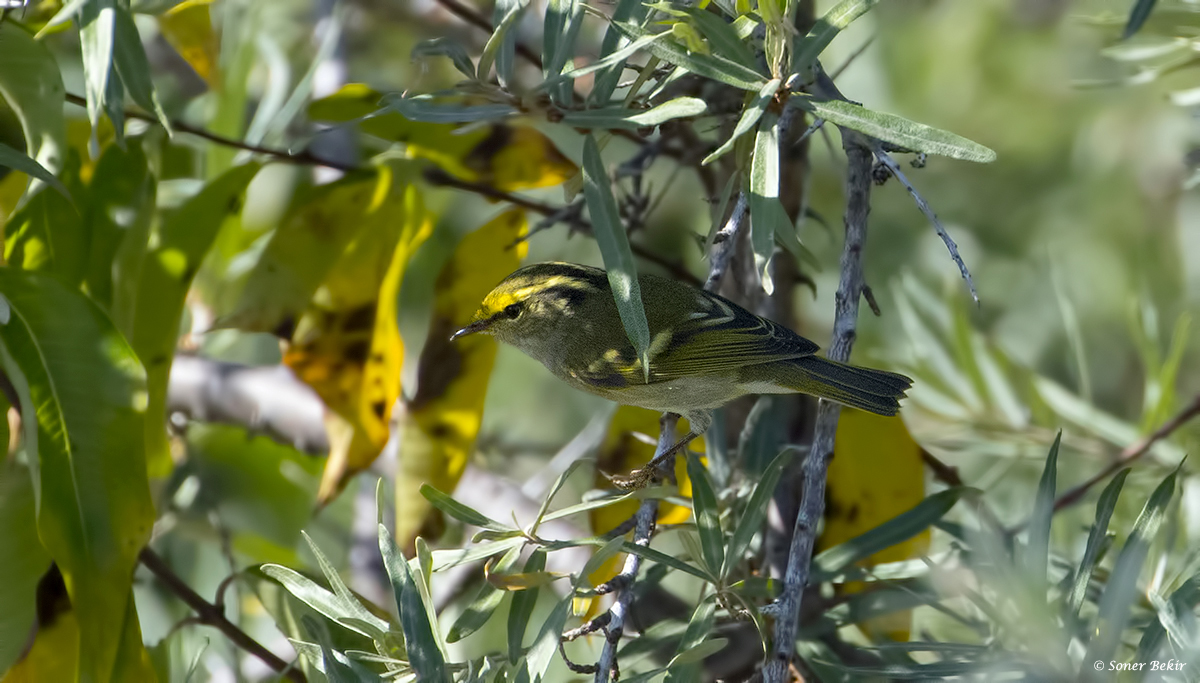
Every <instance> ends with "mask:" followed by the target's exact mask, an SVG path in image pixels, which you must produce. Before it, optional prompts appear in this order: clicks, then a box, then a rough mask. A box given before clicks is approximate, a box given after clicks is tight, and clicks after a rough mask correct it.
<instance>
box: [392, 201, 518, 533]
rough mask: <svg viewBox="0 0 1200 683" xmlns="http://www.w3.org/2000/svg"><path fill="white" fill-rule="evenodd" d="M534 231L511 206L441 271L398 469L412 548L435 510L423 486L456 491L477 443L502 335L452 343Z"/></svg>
mask: <svg viewBox="0 0 1200 683" xmlns="http://www.w3.org/2000/svg"><path fill="white" fill-rule="evenodd" d="M527 230H528V224H527V222H526V220H525V214H524V213H523V212H522V211H521V210H519V209H513V210H509V211H505V212H504V213H502V214H500V215H499V216H497V217H496V218H494V219H492V220H491V221H490V222H488V223H487V224H486V225H484V226H483V227H481V228H479V229H478V230H476V231H475V232H473V233H471V234H470V235H467V236H466V237H464V238H463V239H462V241H461V242H460V243H459V245H458V247H457V248H456V249H455V250H454V254H453V255H452V256H451V257H450V261H449V262H448V263H447V264H446V266H445V267H444V268H443V269H442V272H441V273H440V274H439V275H438V279H437V284H436V286H435V289H434V291H435V292H436V294H435V295H434V302H433V320H432V322H431V323H430V327H429V337H428V340H427V341H426V342H425V349H424V350H423V351H422V353H421V360H420V364H419V365H418V372H417V392H416V395H415V396H414V397H413V399H412V401H411V402H410V403H409V405H408V406H407V411H406V414H405V416H404V441H403V442H402V446H401V450H400V462H399V464H398V465H399V466H398V468H397V472H396V538H397V542H398V543H401V544H402V545H403V546H407V545H408V544H409V543H411V542H412V539H413V538H414V537H415V536H416V535H417V533H418V531H420V529H421V526H422V525H423V524H424V523H425V522H426V518H427V517H428V516H429V513H430V511H431V510H432V508H431V506H430V505H429V503H428V501H426V500H425V498H424V497H423V496H421V494H420V488H421V485H422V484H429V485H430V486H433V487H434V488H436V489H438V490H440V491H453V490H454V487H455V486H456V485H457V484H458V480H459V477H461V476H462V473H463V470H464V469H465V468H466V466H467V459H468V458H469V457H470V456H471V453H472V451H473V450H474V448H475V438H476V437H477V436H478V435H479V425H480V422H481V421H482V418H483V400H484V397H485V396H486V394H487V385H488V379H489V378H490V377H491V374H492V362H493V361H494V360H495V357H496V340H494V339H492V338H491V337H489V336H486V335H471V336H467V337H464V338H462V339H459V340H457V341H455V342H450V335H451V334H452V333H453V332H454V330H456V329H458V328H459V327H462V326H463V325H465V324H466V323H468V322H469V321H470V320H471V316H472V315H473V314H474V313H475V310H476V309H477V308H478V307H479V302H480V301H482V300H483V297H484V296H485V295H487V293H488V292H489V291H491V289H492V287H495V286H496V283H497V282H499V281H500V280H502V279H503V278H504V276H505V275H508V274H509V273H510V272H512V271H514V270H516V269H517V267H518V266H519V265H520V263H521V259H522V258H524V257H525V252H526V249H527V245H526V243H525V242H524V241H523V240H520V238H521V237H522V236H524V235H525V233H526V231H527Z"/></svg>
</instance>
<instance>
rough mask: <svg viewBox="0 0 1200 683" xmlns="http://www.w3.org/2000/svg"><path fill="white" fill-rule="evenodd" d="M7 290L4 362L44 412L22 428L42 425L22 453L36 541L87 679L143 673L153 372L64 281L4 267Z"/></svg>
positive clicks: (0, 283) (0, 288)
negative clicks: (63, 602) (29, 476)
mask: <svg viewBox="0 0 1200 683" xmlns="http://www.w3.org/2000/svg"><path fill="white" fill-rule="evenodd" d="M0 292H3V296H4V298H5V299H6V300H7V302H8V309H9V316H8V319H7V321H6V322H4V323H3V324H0V351H2V352H0V361H2V362H0V365H2V366H3V369H4V372H5V374H7V375H8V376H9V378H10V379H12V378H14V377H20V378H21V379H20V380H18V381H14V384H17V383H21V384H25V383H27V387H28V395H29V399H30V401H31V403H32V406H33V407H36V414H35V413H34V411H33V410H30V409H29V408H30V406H26V405H22V411H23V416H24V419H23V420H22V422H23V423H25V424H27V425H30V426H29V427H27V429H32V424H31V423H35V422H36V429H37V435H36V437H35V438H33V439H27V440H26V448H28V449H30V450H29V453H30V461H31V463H33V462H36V467H35V468H33V475H34V487H35V490H36V491H37V496H38V518H37V523H38V533H39V535H40V537H41V540H42V543H43V544H44V545H45V547H46V549H47V550H48V551H49V552H50V556H51V557H52V558H54V561H55V562H56V563H57V564H58V566H59V569H60V570H61V572H62V574H63V577H64V579H65V580H66V583H67V586H68V587H69V591H70V595H71V602H72V605H73V607H74V609H75V613H76V616H77V617H78V619H79V633H80V641H79V642H80V653H79V654H80V675H81V677H82V678H83V679H85V680H92V681H108V680H110V679H112V678H114V677H119V675H121V674H120V672H121V671H122V670H123V669H124V668H125V667H131V666H136V662H128V661H126V662H122V661H121V660H122V658H121V655H122V654H124V653H127V650H128V648H129V647H130V645H129V643H128V642H126V641H127V640H128V639H129V638H130V633H131V632H132V630H133V629H136V628H137V623H136V612H134V611H133V610H131V609H129V606H130V604H131V600H132V593H131V589H132V581H133V569H134V566H135V565H136V564H137V556H138V553H139V552H140V551H141V549H142V547H143V546H144V545H145V544H146V542H147V541H148V540H149V538H150V527H151V525H152V524H153V522H154V506H153V503H152V502H151V500H150V486H149V481H148V478H147V475H146V458H145V445H144V438H145V437H144V433H145V419H146V414H145V405H146V394H145V392H146V375H145V371H144V370H143V369H142V366H141V364H140V363H139V362H138V359H137V356H136V355H134V353H133V350H132V349H131V348H129V345H128V344H127V343H126V342H125V339H124V338H123V337H122V336H121V335H120V333H118V332H117V330H116V329H115V328H114V327H113V325H112V323H111V322H110V321H109V319H108V317H107V316H106V315H105V314H104V312H103V311H101V310H100V309H99V307H97V306H96V305H95V304H94V303H92V302H91V301H90V300H89V299H88V298H87V297H85V296H84V295H83V294H81V293H79V292H78V291H74V290H72V289H68V288H67V287H66V286H64V285H63V284H61V283H60V282H59V281H58V280H56V279H54V278H51V277H48V276H45V275H41V274H37V273H29V272H23V271H19V270H15V269H12V268H0ZM23 390H24V386H22V387H18V396H20V395H21V394H22V393H24V391H23ZM22 403H24V402H23V401H22ZM35 449H36V450H35ZM34 453H36V457H34V456H33V454H34ZM130 619H132V620H133V621H130ZM137 644H138V645H139V647H140V640H138V641H137ZM126 673H129V672H126Z"/></svg>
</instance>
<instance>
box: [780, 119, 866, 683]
mask: <svg viewBox="0 0 1200 683" xmlns="http://www.w3.org/2000/svg"><path fill="white" fill-rule="evenodd" d="M842 145H843V148H844V149H845V152H846V158H847V161H848V166H847V170H846V215H845V223H846V243H845V246H844V247H843V249H842V263H841V281H840V282H839V283H838V290H837V295H836V304H835V305H836V318H835V319H834V324H833V341H832V343H831V344H830V345H829V351H828V353H827V355H828V357H829V358H830V359H831V360H836V361H842V362H845V361H847V360H849V359H850V350H851V348H852V347H853V345H854V339H855V337H856V335H857V332H856V327H857V324H858V304H859V301H860V300H861V299H862V292H863V272H862V250H863V245H864V244H865V242H866V238H867V214H868V213H869V212H870V210H871V203H870V198H871V157H872V153H871V148H870V146H869V143H868V141H867V140H866V139H864V137H863V136H862V135H860V134H858V133H856V132H854V131H852V130H847V129H843V130H842ZM840 410H841V409H840V406H838V404H836V403H832V402H829V401H824V400H822V401H821V402H820V404H819V407H818V408H817V424H816V430H815V433H814V435H813V443H812V450H811V451H810V452H809V454H808V457H807V458H806V459H805V461H804V465H803V470H802V471H803V475H804V483H803V497H802V499H801V503H800V509H799V510H798V511H797V514H796V524H795V527H794V528H793V530H792V544H791V547H790V549H789V551H788V563H787V571H786V573H785V574H784V580H783V593H782V595H781V596H780V597H779V599H778V600H777V601H776V602H775V605H774V609H773V610H772V611H774V612H775V613H776V615H777V616H776V620H775V636H774V643H773V647H772V652H771V657H770V659H769V660H768V661H767V664H766V667H765V668H764V670H763V678H764V680H765V681H766V682H767V683H783V682H784V681H787V680H789V678H788V675H789V674H788V667H789V665H790V664H791V661H792V656H793V655H794V654H795V643H796V629H797V626H798V618H799V614H800V603H801V598H802V596H803V593H804V586H805V584H807V583H808V570H809V562H810V560H811V559H812V551H813V545H814V544H815V543H816V533H817V524H818V523H819V522H820V519H821V514H822V513H823V512H824V509H825V476H826V471H827V470H828V468H829V460H830V458H832V456H833V441H834V434H835V433H836V431H837V421H838V415H839V413H840Z"/></svg>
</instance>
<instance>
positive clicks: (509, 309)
mask: <svg viewBox="0 0 1200 683" xmlns="http://www.w3.org/2000/svg"><path fill="white" fill-rule="evenodd" d="M638 284H639V285H640V287H641V292H642V304H643V307H644V308H645V311H646V321H647V322H648V323H649V326H650V346H649V349H648V353H647V357H648V358H649V365H650V372H649V380H648V381H647V374H646V373H645V372H644V370H643V368H642V361H641V359H640V358H639V357H638V354H637V353H636V352H635V351H634V348H633V344H631V343H630V341H629V338H628V336H627V335H626V333H625V328H624V326H623V325H622V323H621V317H620V314H619V313H618V312H617V304H616V302H615V301H614V300H613V295H612V292H611V290H610V289H609V283H608V274H607V273H605V271H603V270H600V269H598V268H590V267H588V266H581V265H576V264H573V263H538V264H534V265H531V266H526V267H524V268H521V269H520V270H517V271H516V272H514V273H512V274H511V275H509V276H508V277H506V278H504V281H502V282H501V283H500V284H498V285H496V288H495V289H493V290H492V291H491V293H489V294H488V295H487V297H485V298H484V300H483V303H482V304H481V305H480V308H479V310H478V311H477V312H476V313H475V317H474V318H473V320H472V321H471V324H469V325H467V326H466V327H464V328H462V329H461V330H458V331H457V332H455V333H454V336H452V337H451V339H452V340H453V339H457V338H458V337H461V336H463V335H467V334H473V333H476V332H482V333H484V334H490V335H493V336H495V337H496V338H497V339H499V340H500V341H503V342H506V343H508V344H512V345H513V346H515V347H517V348H518V349H520V350H522V351H524V352H525V353H526V354H528V355H529V356H531V357H533V358H534V359H536V360H538V361H540V362H541V363H542V364H543V365H545V366H546V368H548V369H549V370H550V372H553V373H554V374H555V375H557V376H558V377H559V378H561V379H563V380H564V381H566V382H567V383H568V384H570V385H571V386H573V387H575V388H576V389H581V390H583V391H586V392H589V393H592V394H596V395H598V396H603V397H604V398H607V399H610V400H612V401H616V402H617V403H621V404H626V405H634V406H640V407H642V408H649V409H651V410H656V411H662V412H672V413H677V414H680V415H683V416H685V417H687V419H688V421H689V422H690V423H691V425H692V430H693V432H696V433H703V432H704V430H705V429H706V428H707V426H708V424H709V422H710V421H711V419H712V410H713V409H714V408H718V407H720V406H722V405H724V404H726V403H728V402H729V401H732V400H733V399H735V398H738V397H740V396H746V395H748V394H794V393H804V394H812V395H813V396H819V397H821V398H824V399H827V400H830V401H836V402H837V403H840V404H842V405H847V406H852V407H855V408H861V409H863V410H867V411H870V412H872V413H878V414H880V415H895V414H896V411H897V410H898V409H899V407H900V403H899V400H900V399H901V398H903V397H904V392H905V391H906V390H908V388H909V387H910V386H912V380H910V379H909V378H907V377H905V376H904V375H898V374H896V373H894V372H885V371H883V370H871V369H868V368H860V367H857V366H854V365H847V364H845V363H838V362H835V361H831V360H827V359H825V358H820V357H818V356H815V355H813V354H815V353H816V352H817V350H818V348H819V347H818V346H817V345H816V344H814V343H813V342H811V341H809V340H807V339H805V338H804V337H801V336H800V335H798V334H796V333H795V332H792V331H791V330H789V329H787V328H786V327H783V326H781V325H778V324H776V323H774V322H771V321H770V320H767V319H766V318H761V317H759V316H757V315H754V314H753V313H751V312H749V311H747V310H746V309H744V308H742V307H741V306H738V305H737V304H735V303H733V302H732V301H729V300H728V299H726V298H724V297H721V296H718V295H716V294H712V293H710V292H706V291H703V290H699V289H695V288H692V287H689V286H687V285H685V284H682V283H680V282H676V281H674V280H668V279H666V278H661V277H655V276H653V275H641V276H639V277H638Z"/></svg>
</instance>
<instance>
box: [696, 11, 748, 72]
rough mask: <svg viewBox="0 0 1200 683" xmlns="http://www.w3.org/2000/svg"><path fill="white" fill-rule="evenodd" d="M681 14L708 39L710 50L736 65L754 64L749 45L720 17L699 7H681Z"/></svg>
mask: <svg viewBox="0 0 1200 683" xmlns="http://www.w3.org/2000/svg"><path fill="white" fill-rule="evenodd" d="M681 9H682V13H683V14H685V15H686V16H687V17H688V18H690V19H691V20H692V22H693V23H695V25H696V27H697V28H699V29H700V33H702V34H704V37H705V38H707V39H708V45H709V47H710V48H711V50H712V51H713V52H714V53H716V54H719V55H725V56H726V57H728V58H729V59H731V60H733V61H734V62H736V63H738V64H754V63H755V62H756V59H755V57H754V51H753V50H751V49H750V45H749V44H748V43H747V42H746V41H744V40H742V39H741V38H740V37H739V36H738V34H737V32H736V31H734V30H733V27H732V26H730V25H729V24H728V23H726V22H725V20H724V19H722V18H721V17H720V16H718V15H716V14H713V13H712V12H709V11H708V10H704V9H700V8H699V7H683V8H681Z"/></svg>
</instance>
